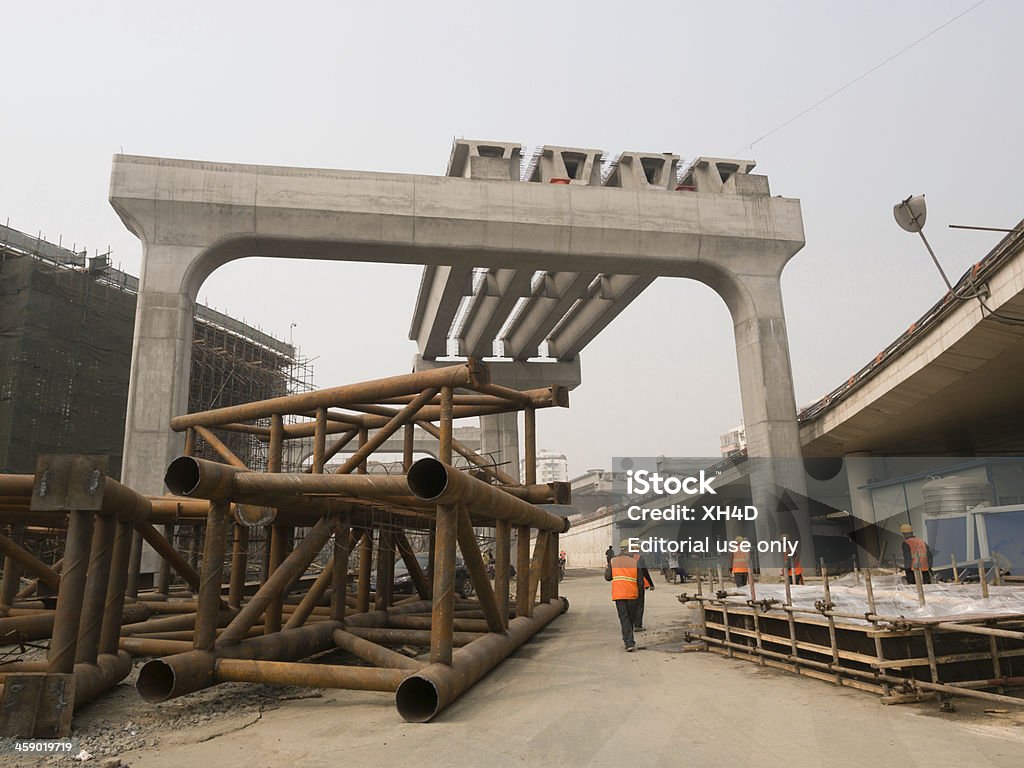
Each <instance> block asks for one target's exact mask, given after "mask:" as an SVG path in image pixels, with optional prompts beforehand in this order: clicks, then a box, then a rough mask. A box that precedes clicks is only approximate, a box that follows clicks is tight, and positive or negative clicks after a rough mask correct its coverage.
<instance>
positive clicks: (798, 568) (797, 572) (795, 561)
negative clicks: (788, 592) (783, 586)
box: [782, 555, 804, 584]
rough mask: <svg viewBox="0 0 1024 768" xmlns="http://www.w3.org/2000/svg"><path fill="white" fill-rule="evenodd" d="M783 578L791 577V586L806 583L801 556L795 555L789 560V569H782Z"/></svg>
mask: <svg viewBox="0 0 1024 768" xmlns="http://www.w3.org/2000/svg"><path fill="white" fill-rule="evenodd" d="M782 571H783V573H782V575H783V577H784V578H785V577H786V576H788V577H789V583H790V584H803V583H804V567H803V566H802V565H801V564H800V555H795V556H794V557H793V558H792V559H790V560H789V566H788V568H783V569H782Z"/></svg>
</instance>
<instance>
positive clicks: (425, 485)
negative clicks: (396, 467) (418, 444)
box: [406, 458, 448, 501]
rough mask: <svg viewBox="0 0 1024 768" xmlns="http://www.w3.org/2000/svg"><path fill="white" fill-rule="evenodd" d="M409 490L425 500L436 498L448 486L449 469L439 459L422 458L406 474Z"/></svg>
mask: <svg viewBox="0 0 1024 768" xmlns="http://www.w3.org/2000/svg"><path fill="white" fill-rule="evenodd" d="M406 482H408V483H409V490H410V491H412V492H413V495H415V496H417V497H418V498H421V499H423V500H425V501H430V500H431V499H436V498H437V497H438V496H440V495H441V494H442V493H444V492H445V489H446V488H447V487H448V469H447V467H445V465H444V464H442V463H441V462H440V461H438V460H437V459H431V458H426V459H420V460H419V461H417V462H416V463H415V464H413V465H412V466H411V467H410V468H409V474H408V475H407V476H406Z"/></svg>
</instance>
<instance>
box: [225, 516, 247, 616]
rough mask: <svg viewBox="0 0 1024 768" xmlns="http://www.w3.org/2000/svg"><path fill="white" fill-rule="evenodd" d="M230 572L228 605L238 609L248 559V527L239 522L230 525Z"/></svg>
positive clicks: (243, 589) (243, 587) (243, 588)
mask: <svg viewBox="0 0 1024 768" xmlns="http://www.w3.org/2000/svg"><path fill="white" fill-rule="evenodd" d="M232 532H233V534H234V535H233V536H232V537H231V574H230V576H229V577H228V605H229V606H231V607H232V608H234V609H236V610H237V609H238V608H239V607H240V606H241V604H242V592H243V591H245V571H246V567H247V565H248V561H249V527H248V526H246V525H242V524H240V523H235V524H234V525H233V526H232Z"/></svg>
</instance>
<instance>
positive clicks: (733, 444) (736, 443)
mask: <svg viewBox="0 0 1024 768" xmlns="http://www.w3.org/2000/svg"><path fill="white" fill-rule="evenodd" d="M745 450H747V430H746V429H745V428H744V426H743V422H740V425H739V426H738V427H733V428H732V429H730V430H729V431H728V432H726V433H725V434H724V435H722V455H723V456H735V455H736V454H737V453H742V452H743V451H745Z"/></svg>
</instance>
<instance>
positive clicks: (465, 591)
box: [370, 552, 473, 597]
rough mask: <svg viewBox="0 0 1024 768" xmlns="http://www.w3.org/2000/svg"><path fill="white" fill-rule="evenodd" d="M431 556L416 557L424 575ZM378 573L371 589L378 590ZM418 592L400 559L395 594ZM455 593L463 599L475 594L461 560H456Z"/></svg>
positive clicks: (396, 572)
mask: <svg viewBox="0 0 1024 768" xmlns="http://www.w3.org/2000/svg"><path fill="white" fill-rule="evenodd" d="M429 559H430V556H429V555H428V554H427V553H426V552H420V553H419V554H417V555H416V561H417V562H418V563H419V564H420V568H421V569H422V570H423V572H424V573H426V571H427V563H428V561H429ZM375 582H376V573H374V579H373V580H371V582H370V588H371V589H374V590H376V588H377V585H376V583H375ZM415 591H416V587H415V586H413V583H412V576H411V575H410V574H409V569H408V568H406V567H405V562H404V561H403V560H402V559H401V558H398V559H396V560H395V582H394V593H395V594H396V595H411V594H413V593H414V592H415ZM455 592H456V594H459V595H461V596H462V597H470V596H471V595H472V594H473V582H472V580H471V579H470V578H469V571H467V570H466V565H465V563H463V562H462V559H461V558H456V560H455Z"/></svg>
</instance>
